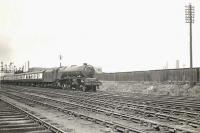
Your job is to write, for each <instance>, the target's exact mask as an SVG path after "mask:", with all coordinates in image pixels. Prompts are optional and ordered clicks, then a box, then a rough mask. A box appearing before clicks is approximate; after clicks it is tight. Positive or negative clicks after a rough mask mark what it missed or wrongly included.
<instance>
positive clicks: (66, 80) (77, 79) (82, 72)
mask: <svg viewBox="0 0 200 133" xmlns="http://www.w3.org/2000/svg"><path fill="white" fill-rule="evenodd" d="M94 74H95V69H94V67H93V66H91V65H88V64H86V63H84V64H83V65H81V66H76V65H74V66H70V67H59V68H52V69H47V70H41V71H34V72H25V73H19V74H6V75H4V76H1V82H2V83H3V84H13V85H27V86H40V87H56V88H62V89H71V90H81V91H94V92H95V91H96V89H97V88H98V87H99V85H101V82H100V81H99V80H98V79H96V78H94Z"/></svg>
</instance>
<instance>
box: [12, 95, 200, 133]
mask: <svg viewBox="0 0 200 133" xmlns="http://www.w3.org/2000/svg"><path fill="white" fill-rule="evenodd" d="M26 95H27V94H26ZM15 96H16V95H15ZM18 96H19V95H18ZM20 97H21V96H20ZM30 97H31V99H32V100H34V101H38V100H39V101H43V102H44V101H45V103H46V101H49V103H53V102H55V103H57V104H58V106H61V105H65V106H66V107H69V106H73V107H75V106H76V107H77V106H78V107H79V108H85V109H87V110H92V111H96V112H103V113H105V114H109V115H112V116H117V117H118V118H122V119H126V120H129V121H132V122H135V123H140V124H141V123H143V124H145V125H151V126H152V127H154V129H159V128H167V129H168V130H169V131H177V132H178V131H180V132H183V131H184V132H188V133H190V132H191V133H193V132H196V133H197V132H198V131H195V130H192V129H185V128H181V127H179V126H173V125H171V124H167V123H163V122H155V121H153V120H147V119H142V118H140V119H139V118H136V117H134V116H133V115H127V114H123V113H118V112H116V111H115V112H113V111H112V110H109V109H102V108H99V107H98V108H97V107H94V106H93V107H91V106H90V107H89V105H86V104H84V106H83V105H78V104H74V103H66V102H63V101H59V100H55V99H51V98H42V97H39V96H34V95H30V94H29V95H27V96H25V95H24V96H23V98H25V99H26V100H30V99H29V98H30ZM146 113H147V112H146ZM148 114H151V115H152V112H148ZM154 115H155V114H154ZM155 116H162V117H163V116H165V118H170V119H171V120H172V119H174V120H175V121H178V122H179V123H180V122H184V123H189V124H193V125H195V124H196V125H195V126H199V125H200V123H198V122H193V121H191V120H188V119H183V118H176V117H173V116H170V115H160V114H158V113H157V114H156V115H155ZM155 116H154V117H155Z"/></svg>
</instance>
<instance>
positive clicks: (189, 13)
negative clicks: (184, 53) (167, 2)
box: [185, 4, 194, 87]
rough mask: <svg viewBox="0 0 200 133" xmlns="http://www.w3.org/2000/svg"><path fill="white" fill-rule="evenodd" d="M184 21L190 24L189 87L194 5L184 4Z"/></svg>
mask: <svg viewBox="0 0 200 133" xmlns="http://www.w3.org/2000/svg"><path fill="white" fill-rule="evenodd" d="M185 21H186V23H189V26H190V32H189V33H190V87H192V86H193V72H192V68H193V64H192V63H193V62H192V24H193V23H194V6H192V5H191V4H189V5H187V6H185Z"/></svg>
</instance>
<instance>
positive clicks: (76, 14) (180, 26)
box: [0, 0, 200, 72]
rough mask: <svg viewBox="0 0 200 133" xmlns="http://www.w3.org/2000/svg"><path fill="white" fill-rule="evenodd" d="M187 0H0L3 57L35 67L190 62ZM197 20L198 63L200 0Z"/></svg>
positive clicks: (115, 67)
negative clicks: (186, 20) (186, 19)
mask: <svg viewBox="0 0 200 133" xmlns="http://www.w3.org/2000/svg"><path fill="white" fill-rule="evenodd" d="M189 2H190V1H189V0H187V1H186V0H15V1H14V0H0V61H4V62H5V63H9V62H10V61H12V62H14V63H15V65H17V66H22V65H23V64H24V63H25V61H27V60H30V65H31V67H54V66H59V54H62V55H63V65H74V64H77V65H80V64H82V63H84V62H87V63H89V64H91V65H94V66H100V67H102V68H103V71H105V72H115V71H133V70H148V69H162V68H163V67H164V65H165V64H166V62H167V61H168V64H169V68H175V64H176V60H177V59H178V60H180V67H182V66H183V64H185V65H186V67H188V66H189V25H188V24H186V23H185V5H186V4H188V3H189ZM191 2H192V4H193V5H194V6H195V12H196V13H195V24H194V25H193V35H194V36H193V55H194V58H193V60H194V66H195V67H199V66H200V0H193V1H192V0H191Z"/></svg>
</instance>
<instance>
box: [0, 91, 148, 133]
mask: <svg viewBox="0 0 200 133" xmlns="http://www.w3.org/2000/svg"><path fill="white" fill-rule="evenodd" d="M1 93H4V95H5V96H7V97H9V98H12V99H15V100H19V99H21V100H20V102H24V103H26V102H27V101H29V102H33V103H35V104H39V105H41V106H45V107H48V108H53V109H56V110H58V111H60V112H62V113H64V114H67V115H73V116H75V117H79V118H80V119H84V120H87V121H91V122H94V123H96V124H100V125H103V126H105V127H110V128H112V129H114V130H116V131H119V132H123V133H151V132H147V131H145V130H143V129H137V128H134V127H131V126H127V125H123V124H121V123H118V122H112V121H107V120H104V119H101V118H97V117H92V116H88V115H85V114H83V113H80V112H77V111H73V110H70V109H67V108H64V107H62V106H61V105H55V103H52V101H51V102H50V103H49V102H47V101H48V100H47V99H46V100H45V102H44V100H43V101H40V100H38V99H37V100H35V99H32V98H30V97H29V98H28V97H23V96H19V95H18V94H11V93H8V92H2V91H1Z"/></svg>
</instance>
